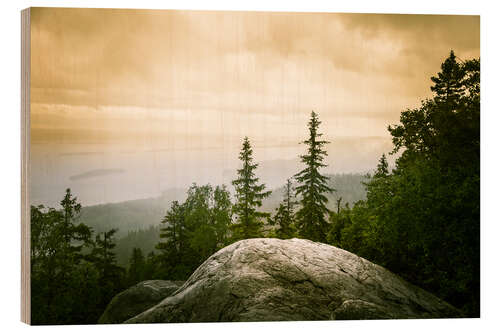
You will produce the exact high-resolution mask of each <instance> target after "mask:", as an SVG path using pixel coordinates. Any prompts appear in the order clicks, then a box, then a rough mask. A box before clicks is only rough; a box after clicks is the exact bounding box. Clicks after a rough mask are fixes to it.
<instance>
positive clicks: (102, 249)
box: [91, 229, 125, 309]
mask: <svg viewBox="0 0 500 333" xmlns="http://www.w3.org/2000/svg"><path fill="white" fill-rule="evenodd" d="M117 231H118V229H111V230H109V231H106V232H103V233H100V234H97V235H96V236H95V242H94V248H93V249H92V253H91V257H92V260H93V262H94V265H95V267H96V268H97V271H98V274H99V288H100V290H101V300H100V304H99V307H100V308H102V309H104V308H105V307H106V305H107V304H108V303H109V301H110V300H111V298H112V297H113V296H115V295H116V294H117V293H118V292H119V291H120V290H122V289H123V288H124V281H123V280H124V279H123V278H124V273H125V272H124V269H123V268H122V267H120V266H118V265H117V264H116V254H115V253H114V252H113V249H114V248H115V247H116V243H115V240H114V235H115V233H116V232H117ZM101 235H102V238H101Z"/></svg>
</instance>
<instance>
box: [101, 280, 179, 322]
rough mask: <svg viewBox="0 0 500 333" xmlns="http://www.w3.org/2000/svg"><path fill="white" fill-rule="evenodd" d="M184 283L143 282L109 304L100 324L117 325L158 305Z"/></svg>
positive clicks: (120, 294)
mask: <svg viewBox="0 0 500 333" xmlns="http://www.w3.org/2000/svg"><path fill="white" fill-rule="evenodd" d="M183 283H184V281H163V280H149V281H142V282H139V283H138V284H136V285H135V286H133V287H130V288H128V289H127V290H124V291H122V292H121V293H119V294H118V295H116V296H115V297H113V299H112V300H111V302H109V304H108V306H107V307H106V310H104V313H103V314H102V316H101V317H100V318H99V324H116V323H122V322H123V321H125V320H127V319H129V318H132V317H133V316H135V315H137V314H139V313H141V312H143V311H145V310H147V309H149V308H150V307H152V306H153V305H156V304H158V303H159V302H160V301H162V300H164V299H165V298H166V297H168V296H170V295H171V294H172V293H173V292H174V291H176V290H177V289H179V287H180V286H181V285H182V284H183Z"/></svg>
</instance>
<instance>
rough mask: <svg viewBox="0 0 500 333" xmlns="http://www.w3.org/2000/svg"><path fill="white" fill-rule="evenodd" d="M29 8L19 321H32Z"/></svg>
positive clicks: (24, 45) (26, 15) (24, 16)
mask: <svg viewBox="0 0 500 333" xmlns="http://www.w3.org/2000/svg"><path fill="white" fill-rule="evenodd" d="M30 69H31V10H30V8H27V9H24V10H22V11H21V321H22V322H24V323H26V324H31V282H30V281H31V280H30V271H31V265H30V245H31V244H30V204H29V176H30V85H31V80H30Z"/></svg>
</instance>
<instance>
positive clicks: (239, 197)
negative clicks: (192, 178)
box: [231, 137, 271, 241]
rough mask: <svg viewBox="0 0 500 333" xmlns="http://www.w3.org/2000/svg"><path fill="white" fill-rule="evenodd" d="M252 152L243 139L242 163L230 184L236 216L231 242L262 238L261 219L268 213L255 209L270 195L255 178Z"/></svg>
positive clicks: (232, 227)
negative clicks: (234, 199) (233, 189)
mask: <svg viewBox="0 0 500 333" xmlns="http://www.w3.org/2000/svg"><path fill="white" fill-rule="evenodd" d="M252 154H253V150H252V147H251V145H250V140H249V139H248V137H245V138H244V140H243V146H242V148H241V152H240V156H239V158H240V161H241V162H242V163H243V165H242V167H241V169H238V178H237V179H236V180H234V181H233V182H232V184H233V186H234V188H235V190H236V203H235V204H234V206H233V213H234V214H236V219H237V220H236V222H235V223H233V224H232V225H231V231H232V240H233V241H237V240H240V239H247V238H256V237H262V236H263V234H262V226H263V222H262V218H266V217H269V214H268V213H264V212H260V211H258V210H257V209H258V208H259V207H261V206H262V200H263V199H264V198H266V197H268V196H269V195H270V194H271V191H265V188H266V186H265V185H264V184H259V178H257V177H256V176H255V170H256V169H257V167H258V164H257V163H253V157H252Z"/></svg>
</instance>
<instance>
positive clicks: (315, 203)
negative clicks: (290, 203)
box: [295, 111, 334, 242]
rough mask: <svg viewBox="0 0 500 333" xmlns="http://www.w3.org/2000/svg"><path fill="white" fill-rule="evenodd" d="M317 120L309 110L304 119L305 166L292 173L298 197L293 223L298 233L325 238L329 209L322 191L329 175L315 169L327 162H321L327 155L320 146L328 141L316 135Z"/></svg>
mask: <svg viewBox="0 0 500 333" xmlns="http://www.w3.org/2000/svg"><path fill="white" fill-rule="evenodd" d="M320 124H321V121H319V119H318V116H317V114H316V113H315V112H314V111H312V112H311V119H310V120H309V123H308V126H309V139H307V140H305V141H303V142H302V143H304V144H306V145H307V146H308V149H307V153H306V154H305V155H301V156H300V159H301V161H302V163H303V164H304V165H305V168H304V169H303V170H302V171H300V172H299V173H297V174H296V175H295V179H296V180H297V182H298V184H299V185H298V186H297V187H296V189H295V193H296V195H297V196H300V198H301V199H300V209H299V211H298V212H297V215H296V219H297V221H296V224H297V229H298V231H299V235H300V236H301V237H304V238H307V239H310V240H313V241H319V242H325V241H326V232H327V227H328V222H327V220H326V215H327V214H329V213H330V211H329V210H328V208H327V207H326V204H327V202H328V199H327V197H326V196H325V194H326V193H329V192H333V191H334V189H332V188H331V187H329V186H328V180H329V177H327V176H325V175H322V174H320V172H319V169H320V168H323V167H326V166H327V165H326V164H324V163H323V160H324V158H325V157H326V156H327V155H328V154H327V152H326V150H324V149H323V146H325V145H326V144H327V143H329V142H328V141H324V140H320V139H319V138H320V137H321V136H322V134H321V133H318V127H319V125H320Z"/></svg>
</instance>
